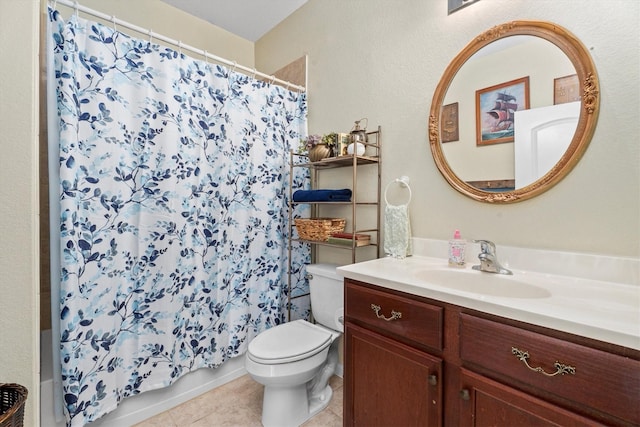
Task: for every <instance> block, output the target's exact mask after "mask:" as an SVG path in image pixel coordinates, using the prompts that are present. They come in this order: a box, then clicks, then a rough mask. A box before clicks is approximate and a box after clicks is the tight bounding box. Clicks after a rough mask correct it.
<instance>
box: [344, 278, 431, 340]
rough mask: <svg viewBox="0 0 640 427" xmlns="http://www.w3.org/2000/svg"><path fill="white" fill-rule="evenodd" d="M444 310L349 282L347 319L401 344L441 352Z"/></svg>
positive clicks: (347, 283)
mask: <svg viewBox="0 0 640 427" xmlns="http://www.w3.org/2000/svg"><path fill="white" fill-rule="evenodd" d="M443 311H444V309H443V308H442V307H438V306H436V305H432V304H427V303H425V302H422V301H417V300H414V299H410V298H407V297H403V296H399V295H395V294H391V293H387V292H384V291H380V290H377V289H371V288H368V287H364V286H360V285H358V284H355V283H352V282H349V281H347V282H346V287H345V313H346V317H347V320H349V321H352V322H356V323H359V324H363V325H366V326H369V327H372V328H373V329H375V330H377V331H379V332H381V333H383V334H385V333H387V334H391V335H393V336H394V337H396V338H398V339H399V340H401V341H412V342H413V343H416V344H418V345H421V346H426V347H430V348H433V349H436V350H442V333H443V332H442V318H443Z"/></svg>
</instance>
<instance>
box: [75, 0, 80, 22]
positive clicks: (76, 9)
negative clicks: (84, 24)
mask: <svg viewBox="0 0 640 427" xmlns="http://www.w3.org/2000/svg"><path fill="white" fill-rule="evenodd" d="M79 7H80V5H78V0H76V1H75V2H73V9H74V10H75V15H76V18H77V17H78V8H79Z"/></svg>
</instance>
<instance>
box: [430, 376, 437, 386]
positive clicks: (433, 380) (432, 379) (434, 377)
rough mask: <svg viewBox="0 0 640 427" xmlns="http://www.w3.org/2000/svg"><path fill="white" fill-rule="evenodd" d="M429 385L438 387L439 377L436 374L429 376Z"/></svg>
mask: <svg viewBox="0 0 640 427" xmlns="http://www.w3.org/2000/svg"><path fill="white" fill-rule="evenodd" d="M428 380H429V385H438V377H437V376H435V375H434V374H431V375H429V377H428Z"/></svg>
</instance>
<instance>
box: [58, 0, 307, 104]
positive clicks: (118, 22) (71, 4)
mask: <svg viewBox="0 0 640 427" xmlns="http://www.w3.org/2000/svg"><path fill="white" fill-rule="evenodd" d="M49 1H51V0H49ZM56 3H60V4H61V5H64V6H67V7H70V8H73V9H74V10H75V11H76V14H77V13H78V11H80V12H83V13H86V14H89V15H92V16H95V17H97V18H100V19H104V20H105V21H110V22H112V23H113V25H114V27H115V26H116V25H120V26H123V27H126V28H128V29H130V30H133V31H136V32H138V33H141V34H148V35H149V37H150V38H155V39H158V40H161V41H163V42H165V43H169V44H172V45H174V46H178V48H179V49H184V50H188V51H191V52H193V53H196V54H198V55H202V56H204V57H205V58H209V59H212V60H214V61H216V62H220V63H222V64H225V65H228V66H230V67H233V70H242V71H244V72H245V73H247V74H250V75H252V76H254V77H255V76H260V77H262V78H264V79H267V80H269V81H270V82H271V83H274V82H277V83H280V84H283V85H285V86H286V87H287V89H295V90H297V91H300V92H305V91H306V88H305V87H304V86H299V85H295V84H293V83H291V82H288V81H286V80H282V79H279V78H277V77H275V76H274V75H268V74H265V73H262V72H260V71H256V69H255V68H249V67H245V66H244V65H239V64H238V63H237V62H235V61H230V60H228V59H225V58H222V57H220V56H217V55H213V54H211V53H209V52H207V51H206V50H202V49H198V48H195V47H193V46H190V45H188V44H184V43H182V42H181V41H180V40H174V39H172V38H169V37H166V36H163V35H161V34H156V33H154V32H153V31H152V30H150V29H146V28H142V27H139V26H137V25H135V24H132V23H130V22H127V21H123V20H121V19H119V18H116V17H115V15H107V14H106V13H102V12H98V11H97V10H93V9H91V8H88V7H86V6H82V5H80V4H78V2H77V1H71V0H55V1H54V2H53V5H54V6H53V8H54V9H55V5H56Z"/></svg>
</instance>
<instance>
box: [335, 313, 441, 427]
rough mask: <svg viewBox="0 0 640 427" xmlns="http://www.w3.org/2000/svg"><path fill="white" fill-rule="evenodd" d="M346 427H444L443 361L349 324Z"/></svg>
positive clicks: (346, 354)
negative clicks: (442, 426)
mask: <svg viewBox="0 0 640 427" xmlns="http://www.w3.org/2000/svg"><path fill="white" fill-rule="evenodd" d="M345 367H346V369H345V397H344V399H345V409H344V411H345V416H344V425H345V426H366V427H375V426H385V427H386V426H403V427H404V426H406V427H408V426H420V427H424V426H436V427H438V426H441V425H442V378H441V376H442V360H441V359H439V358H437V357H434V356H431V355H429V354H427V353H425V352H423V351H420V350H417V349H415V348H413V347H410V346H407V345H405V344H402V343H399V342H397V341H394V340H392V339H389V338H386V337H383V336H382V335H379V334H377V333H375V332H372V331H369V330H367V329H364V328H361V327H358V326H356V325H353V324H350V323H347V327H346V332H345Z"/></svg>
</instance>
